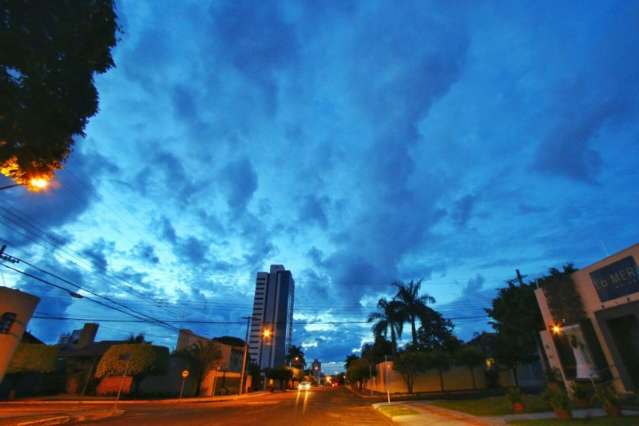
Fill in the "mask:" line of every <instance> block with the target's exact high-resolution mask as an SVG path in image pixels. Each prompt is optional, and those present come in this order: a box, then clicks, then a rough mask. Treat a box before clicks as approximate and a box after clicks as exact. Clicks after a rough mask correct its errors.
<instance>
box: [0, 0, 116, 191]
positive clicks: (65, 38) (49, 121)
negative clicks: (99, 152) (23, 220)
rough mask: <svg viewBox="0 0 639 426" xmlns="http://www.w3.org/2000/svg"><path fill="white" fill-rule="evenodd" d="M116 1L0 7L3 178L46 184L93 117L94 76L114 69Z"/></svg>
mask: <svg viewBox="0 0 639 426" xmlns="http://www.w3.org/2000/svg"><path fill="white" fill-rule="evenodd" d="M116 20H117V16H116V12H115V9H114V5H113V0H82V1H71V0H61V1H3V2H2V4H1V5H0V93H2V96H0V148H1V149H0V171H1V172H2V173H3V174H5V175H7V176H10V177H12V178H13V179H15V180H16V181H17V182H19V183H25V182H26V181H28V180H29V178H31V177H33V176H37V175H46V176H50V175H51V174H53V172H54V171H55V170H56V169H59V168H60V167H61V165H62V163H63V162H64V160H65V159H66V157H67V156H68V155H69V152H70V150H71V146H72V145H73V138H74V137H75V136H78V135H83V132H84V128H85V126H86V124H87V121H88V119H89V118H90V117H91V116H93V115H94V114H95V113H96V112H97V110H98V93H97V90H96V88H95V85H94V81H93V76H94V74H96V73H98V74H101V73H104V72H106V71H107V70H108V69H109V68H111V67H113V66H114V63H113V58H112V57H111V49H113V47H114V46H115V45H116V42H117V38H116V34H117V30H118V27H117V22H116Z"/></svg>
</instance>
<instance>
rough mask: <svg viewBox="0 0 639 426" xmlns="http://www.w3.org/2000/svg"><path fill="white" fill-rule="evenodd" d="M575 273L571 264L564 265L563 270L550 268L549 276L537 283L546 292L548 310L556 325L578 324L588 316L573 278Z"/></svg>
mask: <svg viewBox="0 0 639 426" xmlns="http://www.w3.org/2000/svg"><path fill="white" fill-rule="evenodd" d="M575 271H576V269H575V267H574V266H573V265H571V264H567V265H564V266H563V269H562V270H559V269H557V268H550V269H549V270H548V274H547V275H545V276H543V277H541V278H539V279H537V280H536V281H535V284H536V285H537V286H538V287H540V288H542V289H543V290H544V295H545V296H546V301H547V302H548V309H549V310H550V313H551V314H552V317H553V319H554V320H555V322H556V323H560V324H563V325H571V324H576V323H578V322H579V321H580V320H582V319H583V318H584V317H585V316H586V314H585V313H584V307H583V303H582V301H581V296H579V293H578V292H577V289H576V288H575V283H574V282H573V280H572V277H571V275H572V273H573V272H575Z"/></svg>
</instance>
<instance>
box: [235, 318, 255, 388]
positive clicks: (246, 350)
mask: <svg viewBox="0 0 639 426" xmlns="http://www.w3.org/2000/svg"><path fill="white" fill-rule="evenodd" d="M251 318H253V317H246V339H245V340H244V353H243V354H242V373H241V374H240V391H239V393H238V394H239V395H242V393H243V391H244V376H245V375H246V359H247V356H248V339H249V328H250V324H251Z"/></svg>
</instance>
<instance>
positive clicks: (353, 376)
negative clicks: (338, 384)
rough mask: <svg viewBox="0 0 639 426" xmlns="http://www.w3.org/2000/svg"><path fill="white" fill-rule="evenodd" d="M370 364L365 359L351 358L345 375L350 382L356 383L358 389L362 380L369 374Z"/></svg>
mask: <svg viewBox="0 0 639 426" xmlns="http://www.w3.org/2000/svg"><path fill="white" fill-rule="evenodd" d="M371 369H372V365H371V364H370V363H369V362H368V360H367V359H364V358H358V359H356V360H353V361H352V362H351V363H350V365H349V367H348V369H347V370H346V377H347V378H348V381H349V382H351V383H357V387H358V389H361V388H362V381H364V380H366V379H368V378H369V377H370V376H371Z"/></svg>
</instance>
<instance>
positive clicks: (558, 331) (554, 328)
mask: <svg viewBox="0 0 639 426" xmlns="http://www.w3.org/2000/svg"><path fill="white" fill-rule="evenodd" d="M551 330H552V332H553V334H555V335H557V336H559V335H560V334H561V326H560V325H559V324H555V325H553V326H552V328H551Z"/></svg>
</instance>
